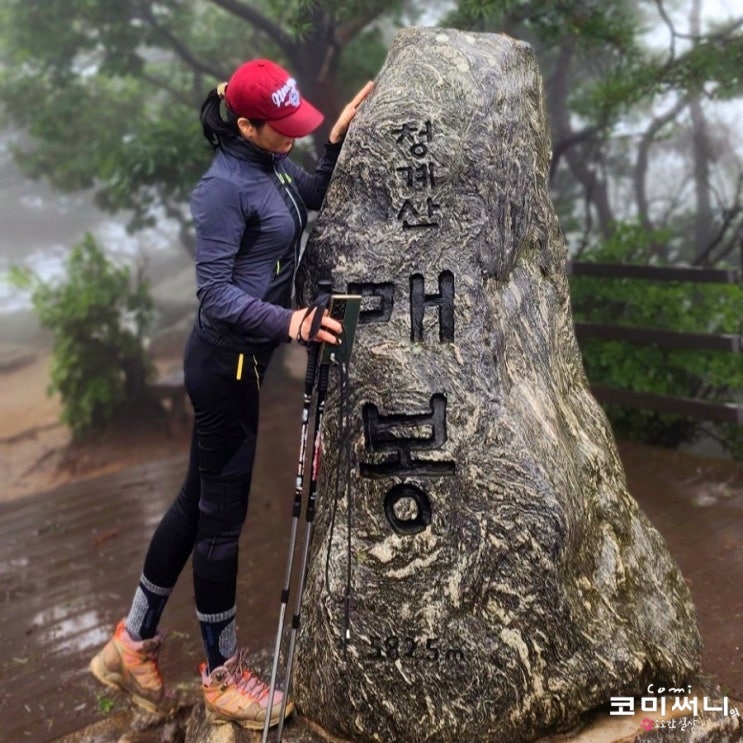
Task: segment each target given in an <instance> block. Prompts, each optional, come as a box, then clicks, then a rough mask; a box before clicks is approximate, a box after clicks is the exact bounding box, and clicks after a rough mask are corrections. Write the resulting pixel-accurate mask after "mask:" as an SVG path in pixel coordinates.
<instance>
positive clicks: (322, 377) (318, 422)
mask: <svg viewBox="0 0 743 743" xmlns="http://www.w3.org/2000/svg"><path fill="white" fill-rule="evenodd" d="M328 373H329V365H328V364H320V371H319V375H318V381H317V396H316V402H315V435H314V437H313V440H312V457H311V459H310V462H311V466H312V471H311V476H310V486H309V490H308V495H307V507H306V509H305V524H306V526H305V534H304V545H303V550H302V563H301V565H300V568H299V585H298V586H297V593H296V598H295V600H294V615H293V616H292V629H291V635H290V636H289V648H288V650H287V659H286V672H285V676H284V678H285V685H284V696H283V697H282V699H281V713H280V715H279V728H278V732H277V733H276V743H281V734H282V732H283V730H284V716H285V714H286V703H287V700H288V698H289V687H290V685H291V673H292V665H293V662H294V646H295V643H296V640H297V633H298V631H299V621H300V611H301V607H302V594H303V593H304V583H305V579H306V577H307V563H308V558H309V552H310V541H311V538H312V526H313V523H314V520H315V502H316V500H317V480H318V476H319V472H320V451H321V449H322V422H323V416H324V415H325V395H326V393H327V390H328ZM268 710H270V707H268V708H267V717H268Z"/></svg>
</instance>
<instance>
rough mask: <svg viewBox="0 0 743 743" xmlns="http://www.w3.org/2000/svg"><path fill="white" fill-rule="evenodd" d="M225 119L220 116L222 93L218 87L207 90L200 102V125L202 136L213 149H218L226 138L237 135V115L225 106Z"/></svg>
mask: <svg viewBox="0 0 743 743" xmlns="http://www.w3.org/2000/svg"><path fill="white" fill-rule="evenodd" d="M225 112H226V117H227V118H226V119H224V118H222V95H220V90H219V88H214V89H213V90H210V91H209V94H208V95H207V97H206V99H205V100H204V102H203V103H202V104H201V127H202V129H203V130H204V137H206V141H207V142H209V144H210V145H211V146H212V148H213V149H215V150H216V149H218V148H219V147H220V146H221V144H222V142H223V141H224V140H226V139H232V138H234V137H236V136H238V128H237V117H236V116H235V115H234V114H233V113H232V112H231V111H230V110H229V109H227V108H226V107H225Z"/></svg>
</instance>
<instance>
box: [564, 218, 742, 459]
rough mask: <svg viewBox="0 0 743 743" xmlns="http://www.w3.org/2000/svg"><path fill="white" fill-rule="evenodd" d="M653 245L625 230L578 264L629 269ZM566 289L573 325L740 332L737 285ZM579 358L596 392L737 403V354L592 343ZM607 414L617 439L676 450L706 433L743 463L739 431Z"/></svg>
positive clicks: (590, 280) (591, 281)
mask: <svg viewBox="0 0 743 743" xmlns="http://www.w3.org/2000/svg"><path fill="white" fill-rule="evenodd" d="M658 239H659V236H658V235H647V234H643V233H642V231H641V230H639V229H637V228H634V227H632V226H626V225H625V226H624V227H623V228H622V229H620V230H618V232H617V236H616V237H615V239H614V240H612V241H610V242H608V243H607V244H606V245H603V246H601V247H600V248H598V249H596V250H592V251H591V252H590V253H589V254H588V255H586V256H583V257H582V258H581V259H582V260H588V261H595V262H609V263H622V262H624V263H630V262H633V258H635V260H634V262H639V261H637V260H636V257H635V256H637V255H642V254H643V253H644V252H645V250H644V248H645V246H643V244H642V243H643V241H645V242H648V243H649V241H650V240H658ZM570 286H571V298H572V304H573V312H574V316H575V319H576V320H584V321H587V322H594V323H602V324H607V325H627V326H633V327H640V328H656V329H662V330H673V331H680V332H690V333H732V334H736V333H740V332H741V307H743V286H741V285H724V284H694V283H691V282H686V281H673V282H657V281H649V280H641V279H614V278H598V277H590V276H572V277H571V279H570ZM581 351H582V353H583V360H584V363H585V366H586V373H587V374H588V378H589V379H590V381H591V383H593V384H604V385H608V386H612V387H619V388H623V389H630V390H636V391H639V392H652V393H657V394H662V395H673V396H680V397H689V398H697V399H702V400H707V401H711V402H733V401H735V399H736V396H738V400H737V401H738V402H740V401H741V399H740V395H741V391H743V364H742V363H741V358H740V355H739V354H735V353H731V352H729V351H728V352H726V351H707V350H686V349H684V350H677V349H663V348H660V347H658V346H656V345H652V344H648V345H640V344H635V343H629V342H625V341H604V340H600V339H595V338H589V339H585V340H584V341H582V342H581ZM605 407H606V412H607V414H608V415H609V418H610V420H611V423H612V426H613V427H614V431H615V433H616V434H617V436H619V437H622V438H629V439H633V440H639V441H644V442H646V443H651V444H659V445H665V446H677V445H679V444H680V443H683V442H690V441H694V440H695V439H697V438H698V437H699V436H700V435H701V434H702V433H703V432H706V433H707V434H711V435H713V436H714V437H716V438H718V439H719V440H720V443H722V444H723V446H725V447H726V448H727V449H729V450H730V451H731V452H732V453H733V454H734V455H735V456H736V457H739V458H740V457H743V446H742V445H741V444H742V443H743V442H742V441H741V439H742V436H741V427H740V426H734V425H725V426H714V427H712V426H711V425H710V424H705V423H704V422H703V421H701V420H697V419H693V418H688V417H684V416H678V415H668V414H662V413H656V412H654V411H649V410H639V409H631V408H624V407H620V406H617V405H607V406H605Z"/></svg>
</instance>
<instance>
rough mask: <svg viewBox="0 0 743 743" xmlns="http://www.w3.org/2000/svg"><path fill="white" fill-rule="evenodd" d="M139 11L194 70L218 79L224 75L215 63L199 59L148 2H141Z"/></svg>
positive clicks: (144, 19)
mask: <svg viewBox="0 0 743 743" xmlns="http://www.w3.org/2000/svg"><path fill="white" fill-rule="evenodd" d="M139 13H140V15H141V18H142V20H143V21H145V22H146V23H147V24H149V25H150V26H151V27H152V28H153V29H154V30H155V31H156V32H157V33H158V35H160V36H161V37H162V38H163V39H165V40H166V41H167V43H168V46H169V47H170V48H171V49H172V50H173V51H174V52H175V54H176V55H177V56H178V57H179V58H180V59H181V60H182V61H183V62H185V63H186V64H187V65H188V66H189V67H190V68H191V69H192V70H194V71H196V72H199V73H201V74H205V75H210V76H212V77H214V78H216V79H217V80H219V79H221V78H222V77H223V76H224V71H222V70H219V69H218V68H216V67H214V66H213V65H211V64H209V63H207V62H205V61H203V60H200V59H198V58H197V57H196V56H195V55H194V54H193V52H192V51H191V49H189V47H188V46H186V44H184V43H183V41H181V39H179V38H178V37H177V36H176V35H175V34H173V32H172V31H171V30H170V29H168V28H166V27H165V26H163V25H162V24H161V23H159V22H158V20H157V18H155V16H154V14H153V13H152V10H151V9H150V7H149V4H147V3H141V4H139Z"/></svg>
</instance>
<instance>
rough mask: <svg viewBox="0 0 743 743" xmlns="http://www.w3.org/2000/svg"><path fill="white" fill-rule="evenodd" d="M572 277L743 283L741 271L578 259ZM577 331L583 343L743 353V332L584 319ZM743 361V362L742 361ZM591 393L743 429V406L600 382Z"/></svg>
mask: <svg viewBox="0 0 743 743" xmlns="http://www.w3.org/2000/svg"><path fill="white" fill-rule="evenodd" d="M571 273H572V275H573V276H595V277H597V278H612V279H639V280H648V281H689V282H693V283H713V284H740V283H741V280H742V276H741V274H742V271H740V270H737V269H732V270H718V269H709V268H673V267H658V266H637V265H623V264H610V263H583V262H578V261H575V262H573V263H572V264H571ZM741 318H742V322H743V307H741ZM575 333H576V336H577V338H578V341H579V342H580V341H581V340H584V339H587V338H598V339H601V340H618V341H627V342H629V343H634V344H638V345H649V344H654V345H656V346H658V347H659V348H664V349H689V350H715V351H724V352H729V353H734V354H741V353H742V352H743V335H742V334H741V333H738V334H730V333H709V334H706V333H683V332H677V331H670V330H658V329H655V328H640V327H628V326H621V325H608V324H601V323H591V322H581V321H576V323H575ZM741 362H742V363H743V357H742V358H741ZM591 390H592V392H593V394H594V395H595V397H596V399H597V400H598V401H599V402H602V403H607V404H616V405H620V406H623V407H629V408H640V409H644V410H654V411H656V412H659V413H670V414H673V415H682V416H688V417H691V418H699V419H702V420H708V421H714V422H716V423H734V424H737V425H743V403H741V404H738V403H715V402H708V401H706V400H697V399H693V398H687V397H675V396H671V395H660V394H655V393H650V392H637V391H634V390H626V389H620V388H617V387H608V386H605V385H600V384H596V385H592V386H591Z"/></svg>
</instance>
